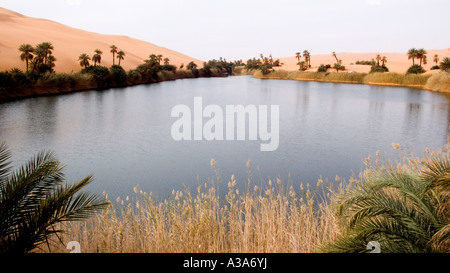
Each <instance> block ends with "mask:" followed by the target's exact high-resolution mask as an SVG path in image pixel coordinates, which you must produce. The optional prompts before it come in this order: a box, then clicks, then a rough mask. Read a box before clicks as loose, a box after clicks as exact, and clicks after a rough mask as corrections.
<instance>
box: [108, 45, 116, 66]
mask: <svg viewBox="0 0 450 273" xmlns="http://www.w3.org/2000/svg"><path fill="white" fill-rule="evenodd" d="M109 48H110V49H111V53H112V55H113V65H114V60H115V57H116V56H115V54H116V53H117V46H115V45H112V46H110V47H109Z"/></svg>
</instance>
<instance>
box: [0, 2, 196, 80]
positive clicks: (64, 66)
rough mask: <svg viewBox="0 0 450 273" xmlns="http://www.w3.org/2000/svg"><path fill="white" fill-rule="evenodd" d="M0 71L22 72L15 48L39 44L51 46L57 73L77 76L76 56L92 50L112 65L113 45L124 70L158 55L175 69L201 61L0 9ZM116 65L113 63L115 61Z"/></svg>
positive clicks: (103, 63) (142, 44)
mask: <svg viewBox="0 0 450 273" xmlns="http://www.w3.org/2000/svg"><path fill="white" fill-rule="evenodd" d="M0 26H1V27H0V71H3V70H8V69H10V68H12V67H18V68H20V69H22V70H25V62H22V61H21V60H20V57H19V56H20V52H19V51H18V48H19V46H20V45H21V44H24V43H27V44H31V45H33V46H35V45H36V44H39V43H41V42H51V43H52V44H53V46H54V47H55V50H54V51H53V55H54V56H55V57H56V59H57V61H56V67H55V70H56V71H57V72H71V71H73V72H77V71H80V70H81V67H80V65H79V61H78V56H79V55H80V54H81V53H87V54H88V55H90V56H91V57H92V55H93V54H94V50H95V49H97V48H98V49H100V50H102V51H103V55H102V62H101V64H102V65H105V66H110V65H111V64H112V53H110V49H109V47H110V45H113V44H114V45H116V46H117V47H118V48H119V50H122V51H124V52H125V54H126V56H125V60H123V61H121V65H122V66H123V67H124V69H125V70H128V69H132V68H135V67H136V66H138V65H139V64H142V63H143V60H144V59H148V56H149V55H150V54H162V55H163V58H169V59H170V63H171V64H174V65H176V66H179V65H180V64H181V63H184V64H185V65H186V64H188V63H189V62H190V61H194V62H195V63H197V65H199V66H202V64H203V61H201V60H197V59H195V58H192V57H189V56H186V55H184V54H181V53H179V52H176V51H173V50H170V49H167V48H164V47H159V46H156V45H154V44H151V43H149V42H145V41H141V40H137V39H133V38H130V37H126V36H116V35H103V34H98V33H93V32H88V31H84V30H80V29H75V28H71V27H68V26H65V25H62V24H59V23H56V22H53V21H49V20H45V19H37V18H31V17H27V16H24V15H21V14H19V13H16V12H13V11H10V10H7V9H4V8H1V7H0ZM116 64H117V59H116Z"/></svg>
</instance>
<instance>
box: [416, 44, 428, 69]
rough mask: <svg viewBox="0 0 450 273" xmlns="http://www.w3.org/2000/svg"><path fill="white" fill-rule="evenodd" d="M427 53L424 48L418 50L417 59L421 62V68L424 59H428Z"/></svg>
mask: <svg viewBox="0 0 450 273" xmlns="http://www.w3.org/2000/svg"><path fill="white" fill-rule="evenodd" d="M427 53H428V52H427V51H426V50H425V49H423V48H420V49H418V50H417V59H419V60H420V66H422V62H423V61H424V58H426V54H427Z"/></svg>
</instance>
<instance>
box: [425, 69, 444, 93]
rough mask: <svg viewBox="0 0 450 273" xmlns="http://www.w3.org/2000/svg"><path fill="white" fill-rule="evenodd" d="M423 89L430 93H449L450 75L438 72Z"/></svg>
mask: <svg viewBox="0 0 450 273" xmlns="http://www.w3.org/2000/svg"><path fill="white" fill-rule="evenodd" d="M425 89H427V90H431V91H441V92H450V73H449V72H440V73H436V74H434V75H433V76H431V77H430V78H429V79H428V81H427V83H426V84H425Z"/></svg>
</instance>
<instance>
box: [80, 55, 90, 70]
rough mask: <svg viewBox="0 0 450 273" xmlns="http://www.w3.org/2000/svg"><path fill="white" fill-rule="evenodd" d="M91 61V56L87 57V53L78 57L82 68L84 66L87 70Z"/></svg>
mask: <svg viewBox="0 0 450 273" xmlns="http://www.w3.org/2000/svg"><path fill="white" fill-rule="evenodd" d="M90 59H91V57H89V55H87V54H86V53H83V54H81V55H80V56H79V57H78V60H79V61H80V66H84V68H87V67H88V66H89V60H90Z"/></svg>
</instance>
